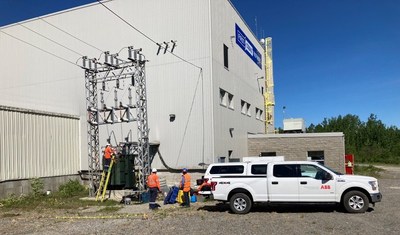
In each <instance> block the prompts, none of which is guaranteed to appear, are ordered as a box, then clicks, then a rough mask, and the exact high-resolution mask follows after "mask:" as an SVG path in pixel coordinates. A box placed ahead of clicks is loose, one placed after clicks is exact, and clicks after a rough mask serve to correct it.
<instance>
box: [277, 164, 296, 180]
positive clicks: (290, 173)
mask: <svg viewBox="0 0 400 235" xmlns="http://www.w3.org/2000/svg"><path fill="white" fill-rule="evenodd" d="M296 166H297V165H295V164H287V165H284V164H282V165H281V164H279V165H275V166H274V171H273V175H274V176H275V177H298V175H297V170H296Z"/></svg>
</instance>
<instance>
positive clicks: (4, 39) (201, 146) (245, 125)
mask: <svg viewBox="0 0 400 235" xmlns="http://www.w3.org/2000/svg"><path fill="white" fill-rule="evenodd" d="M104 4H105V6H107V7H108V8H109V9H111V10H112V11H113V12H115V13H116V14H117V15H118V16H120V17H121V18H123V19H124V20H125V21H127V22H129V23H130V24H131V26H133V27H134V28H136V30H135V29H134V28H133V27H131V26H129V25H128V24H126V23H124V22H123V21H122V20H121V19H120V18H118V17H117V16H116V15H114V14H113V13H112V12H111V11H110V10H108V9H107V8H105V7H104V6H102V5H100V4H98V3H95V4H90V5H86V6H82V7H78V8H74V9H70V10H66V11H63V12H58V13H54V14H50V15H46V16H43V17H39V18H35V19H31V20H27V21H24V22H20V23H17V24H13V25H9V26H5V27H2V28H0V30H1V31H0V54H1V55H2V56H1V58H0V60H1V63H0V70H1V72H2V76H1V77H0V80H1V83H2V87H1V88H0V89H1V92H0V105H1V107H2V108H1V109H0V138H1V140H0V181H6V180H13V179H24V178H31V177H48V176H57V175H67V174H76V173H77V172H78V171H79V170H85V169H87V164H88V153H87V111H86V109H87V107H86V102H85V85H84V82H85V81H84V78H85V75H84V70H83V69H81V68H80V67H79V66H77V65H80V63H81V62H80V61H79V59H80V58H81V57H82V56H88V57H89V58H99V57H100V58H101V54H102V53H101V52H102V51H103V52H104V51H110V52H111V53H117V52H120V54H121V55H123V54H124V53H125V51H124V48H125V47H127V46H133V47H135V48H142V50H143V54H144V55H145V56H146V59H147V60H149V62H148V63H147V64H146V78H147V80H146V82H147V97H148V118H149V126H150V142H157V143H159V144H160V145H159V150H160V153H161V154H162V157H163V158H164V160H165V163H166V164H167V165H168V166H169V167H172V168H181V167H187V168H191V169H194V168H201V167H200V166H199V163H206V164H209V163H213V162H217V161H219V160H225V161H228V160H229V159H237V158H240V157H243V156H247V152H248V151H247V134H248V133H263V132H264V130H265V124H264V98H263V92H264V91H265V83H264V80H261V79H257V78H261V77H263V76H264V75H265V68H264V59H265V58H264V49H263V46H262V45H261V44H259V43H258V41H257V39H256V37H255V36H254V35H253V33H252V32H251V31H250V29H249V27H248V26H247V25H246V23H245V22H244V21H243V19H242V18H241V17H240V15H239V13H238V12H237V11H236V10H235V8H234V6H233V5H232V4H231V3H230V1H228V0H169V1H159V0H147V1H141V0H111V1H105V2H104ZM143 34H145V35H146V36H147V37H149V38H150V39H151V40H150V39H149V38H147V37H145V36H144V35H143ZM78 39H79V40H78ZM152 40H153V41H152ZM171 40H176V48H175V49H174V51H173V53H174V54H176V55H178V56H179V57H181V58H182V59H184V60H182V59H181V58H178V57H176V56H174V55H172V54H170V53H168V52H167V53H165V54H164V52H163V50H161V52H160V53H159V54H158V55H157V50H158V48H159V47H158V46H157V45H156V44H155V42H157V43H161V44H162V43H163V42H169V50H171V46H172V43H171ZM121 49H122V50H121ZM76 62H77V65H76V64H75V63H76ZM200 68H201V69H200ZM122 85H125V84H122ZM109 89H110V90H112V89H113V88H112V87H110V88H109ZM110 94H111V93H110ZM120 96H121V97H125V96H127V94H120ZM105 99H106V102H111V103H112V102H113V96H112V95H110V96H105ZM121 99H122V98H121ZM171 117H175V119H174V118H171ZM131 125H132V126H128V125H120V124H115V125H113V126H112V127H107V128H102V129H100V141H101V143H100V144H101V145H102V146H104V145H105V143H106V139H107V138H109V137H110V136H111V140H112V142H113V143H114V142H118V141H122V140H123V138H124V137H125V136H127V135H129V132H130V131H132V133H133V136H135V131H136V129H135V127H134V124H131ZM33 162H35V164H33ZM36 162H37V164H38V165H37V164H36ZM60 166H62V167H61V168H62V169H61V168H60ZM153 166H154V167H157V168H164V166H163V165H162V164H161V161H160V159H159V158H158V157H157V156H156V157H155V160H154V162H153ZM55 167H57V169H58V168H60V170H57V169H54V168H55ZM50 168H53V169H50ZM38 169H39V170H38Z"/></svg>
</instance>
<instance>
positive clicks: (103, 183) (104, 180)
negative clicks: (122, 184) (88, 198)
mask: <svg viewBox="0 0 400 235" xmlns="http://www.w3.org/2000/svg"><path fill="white" fill-rule="evenodd" d="M113 165H114V157H113V158H112V159H111V163H110V166H109V167H108V170H107V171H106V170H105V169H104V170H103V173H101V180H100V185H99V189H98V190H97V194H96V201H98V200H99V197H100V196H101V202H103V201H104V198H105V196H106V191H107V186H108V182H109V181H110V175H111V169H112V167H113Z"/></svg>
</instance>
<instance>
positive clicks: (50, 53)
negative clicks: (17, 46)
mask: <svg viewBox="0 0 400 235" xmlns="http://www.w3.org/2000/svg"><path fill="white" fill-rule="evenodd" d="M0 32H2V33H4V34H6V35H8V36H10V37H12V38H14V39H16V40H18V41H20V42H23V43H25V44H28V45H30V46H32V47H34V48H36V49H38V50H40V51H42V52H45V53H47V54H49V55H52V56H54V57H57V58H58V59H60V60H63V61H65V62H68V63H70V64H73V65H75V66H78V67H80V66H79V65H77V64H75V63H74V62H71V61H69V60H67V59H64V58H62V57H61V56H58V55H56V54H54V53H52V52H49V51H46V50H44V49H42V48H40V47H38V46H35V45H33V44H32V43H29V42H27V41H24V40H22V39H20V38H17V37H15V36H13V35H11V34H9V33H6V32H4V31H2V30H0Z"/></svg>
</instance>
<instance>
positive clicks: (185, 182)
mask: <svg viewBox="0 0 400 235" xmlns="http://www.w3.org/2000/svg"><path fill="white" fill-rule="evenodd" d="M187 171H188V170H187V169H186V168H183V169H182V179H181V183H180V189H182V190H183V198H184V201H183V203H182V204H181V206H186V207H190V195H189V194H190V175H189V173H187Z"/></svg>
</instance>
